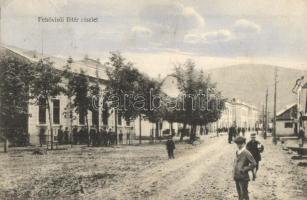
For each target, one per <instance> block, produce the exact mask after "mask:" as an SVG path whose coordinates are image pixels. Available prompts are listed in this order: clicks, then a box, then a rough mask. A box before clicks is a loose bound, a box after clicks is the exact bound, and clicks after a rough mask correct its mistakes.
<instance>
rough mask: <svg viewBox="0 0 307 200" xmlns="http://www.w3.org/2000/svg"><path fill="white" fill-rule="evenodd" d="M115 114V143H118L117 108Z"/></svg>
mask: <svg viewBox="0 0 307 200" xmlns="http://www.w3.org/2000/svg"><path fill="white" fill-rule="evenodd" d="M114 115H115V135H116V141H115V143H116V144H117V120H118V111H117V109H115V112H114Z"/></svg>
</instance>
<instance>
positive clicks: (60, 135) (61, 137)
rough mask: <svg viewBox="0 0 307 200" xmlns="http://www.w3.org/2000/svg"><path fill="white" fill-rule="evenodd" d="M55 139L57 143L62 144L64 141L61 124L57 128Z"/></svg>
mask: <svg viewBox="0 0 307 200" xmlns="http://www.w3.org/2000/svg"><path fill="white" fill-rule="evenodd" d="M57 139H58V141H59V144H60V145H61V144H63V143H64V142H63V141H64V132H63V130H62V126H60V128H59V130H58V135H57Z"/></svg>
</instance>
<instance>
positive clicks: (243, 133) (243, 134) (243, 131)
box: [242, 128, 246, 137]
mask: <svg viewBox="0 0 307 200" xmlns="http://www.w3.org/2000/svg"><path fill="white" fill-rule="evenodd" d="M245 131H246V130H245V128H242V136H243V137H245Z"/></svg>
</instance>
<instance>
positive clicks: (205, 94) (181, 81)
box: [174, 60, 225, 142]
mask: <svg viewBox="0 0 307 200" xmlns="http://www.w3.org/2000/svg"><path fill="white" fill-rule="evenodd" d="M174 76H175V77H176V79H177V84H178V89H179V90H180V92H181V94H180V96H181V97H182V98H181V97H178V99H180V101H179V105H180V106H182V107H180V109H179V110H175V111H174V112H175V113H176V114H175V116H176V121H177V122H180V123H183V124H184V128H185V127H186V125H187V124H188V125H190V126H191V132H190V140H191V142H193V141H194V140H195V137H196V128H197V126H198V125H207V124H208V123H210V122H215V121H217V120H218V119H219V118H220V116H221V113H222V111H223V109H224V104H225V99H224V98H223V97H222V95H221V92H219V91H218V90H217V88H216V84H215V83H213V82H212V81H211V78H210V76H207V77H205V76H204V72H203V71H200V70H196V69H195V63H194V62H193V61H191V60H187V61H186V62H185V63H184V64H183V65H179V66H176V67H175V70H174Z"/></svg>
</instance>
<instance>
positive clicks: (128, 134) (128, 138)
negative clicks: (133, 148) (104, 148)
mask: <svg viewBox="0 0 307 200" xmlns="http://www.w3.org/2000/svg"><path fill="white" fill-rule="evenodd" d="M126 143H127V144H130V131H129V132H128V133H127V141H126Z"/></svg>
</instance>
